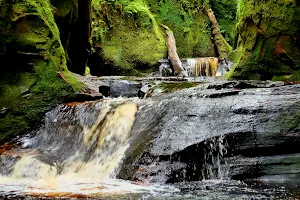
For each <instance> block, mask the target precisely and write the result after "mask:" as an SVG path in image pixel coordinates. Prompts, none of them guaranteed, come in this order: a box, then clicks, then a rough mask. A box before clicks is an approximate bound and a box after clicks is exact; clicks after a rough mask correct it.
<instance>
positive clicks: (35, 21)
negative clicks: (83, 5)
mask: <svg viewBox="0 0 300 200" xmlns="http://www.w3.org/2000/svg"><path fill="white" fill-rule="evenodd" d="M51 8H52V7H51V5H50V3H49V2H48V1H34V0H27V1H5V0H1V1H0V19H1V20H0V44H1V45H0V46H1V50H0V51H1V52H0V65H1V68H0V108H2V107H5V108H7V111H6V112H5V115H3V116H2V117H1V119H0V143H2V142H3V141H5V140H7V139H9V138H11V137H14V136H15V135H17V134H20V133H23V132H24V131H25V130H27V129H28V128H30V127H31V128H32V127H33V126H34V125H35V124H36V123H37V122H39V121H40V120H41V116H42V115H43V114H44V113H45V112H46V111H47V110H49V109H51V107H52V106H53V105H55V104H56V103H58V102H60V101H62V99H63V98H64V96H66V95H69V94H73V93H74V90H73V89H78V90H79V89H80V88H81V86H82V85H81V84H80V83H79V82H78V81H76V79H74V78H73V77H72V75H71V74H70V73H69V72H68V70H67V68H66V59H65V52H64V49H63V47H62V45H61V42H60V36H59V30H58V28H57V26H56V23H55V20H54V16H53V14H52V9H51ZM72 87H73V88H72ZM24 91H26V94H25V93H24Z"/></svg>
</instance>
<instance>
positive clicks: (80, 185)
mask: <svg viewBox="0 0 300 200" xmlns="http://www.w3.org/2000/svg"><path fill="white" fill-rule="evenodd" d="M137 111H138V106H137V104H136V103H134V102H133V101H126V100H123V99H114V100H108V101H103V102H93V103H86V104H79V105H76V104H74V105H72V104H70V105H60V106H58V107H57V108H56V109H54V110H52V111H51V112H49V113H47V115H46V117H45V125H44V126H43V127H42V128H41V129H40V130H38V131H37V133H36V134H35V135H34V136H32V137H28V138H22V139H21V141H20V142H21V143H22V146H21V147H19V148H18V149H13V150H8V151H5V152H3V153H2V155H0V166H1V168H0V174H1V176H0V195H4V196H5V194H7V195H8V194H9V195H10V196H11V197H13V195H16V196H15V197H19V196H39V195H42V196H46V197H51V196H60V195H62V196H67V197H72V196H76V195H74V194H77V195H78V194H81V195H88V194H90V195H95V193H98V195H99V192H100V191H101V193H111V192H117V193H120V192H122V191H123V192H124V193H125V192H126V191H127V192H128V191H131V192H132V190H134V191H138V190H139V189H140V190H141V189H142V186H137V185H132V184H129V183H126V182H116V181H115V180H116V179H115V177H116V172H117V170H118V166H119V164H120V162H121V160H122V158H123V156H124V153H125V151H126V149H127V148H128V145H129V144H128V138H129V137H130V133H131V129H132V126H133V123H134V120H135V115H136V113H137ZM104 182H105V183H104ZM110 184H111V185H110ZM112 186H113V187H112ZM148 189H149V188H148ZM150 189H151V188H150ZM12 190H14V192H12ZM6 197H7V196H6Z"/></svg>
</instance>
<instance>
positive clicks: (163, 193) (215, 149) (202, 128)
mask: <svg viewBox="0 0 300 200" xmlns="http://www.w3.org/2000/svg"><path fill="white" fill-rule="evenodd" d="M216 87H217V86H216ZM207 88H208V87H206V86H204V84H203V85H199V86H197V87H195V88H189V89H185V90H182V91H178V92H174V93H170V94H164V95H161V96H157V97H153V98H149V99H146V100H139V99H138V98H128V99H123V98H117V99H106V100H103V101H99V102H86V103H80V104H78V103H70V104H66V105H60V106H58V107H57V108H55V109H53V110H52V111H50V112H48V113H47V114H46V117H45V120H44V125H43V126H42V127H40V128H39V130H37V131H35V132H34V133H32V134H30V135H28V136H25V137H22V138H19V139H16V140H15V141H13V142H11V143H7V144H5V145H3V146H0V198H1V197H4V198H11V199H16V198H24V197H25V198H27V197H28V198H29V199H31V198H35V197H36V198H66V199H68V198H96V199H97V198H101V199H121V198H123V199H195V198H202V197H206V198H207V199H217V198H219V197H224V198H223V199H229V198H230V199H243V198H244V199H245V197H246V198H252V199H261V198H266V197H274V193H275V195H276V194H277V193H276V192H278V191H279V192H278V193H279V194H283V195H286V194H287V192H286V190H281V188H279V190H278V189H277V188H275V187H274V188H275V189H274V190H261V189H260V188H259V189H256V188H254V189H253V188H251V187H249V186H248V185H246V184H244V183H242V182H240V181H234V180H230V179H229V176H231V177H232V174H233V171H232V169H233V168H234V169H237V168H240V167H239V166H233V165H232V163H231V162H232V161H231V159H235V157H232V156H236V155H233V154H232V151H233V150H232V148H233V146H238V144H239V142H240V141H242V140H238V137H237V138H235V139H234V138H233V137H235V136H240V137H241V135H242V136H243V137H247V139H248V138H250V137H252V136H251V135H252V134H253V133H254V132H255V131H257V130H255V131H252V132H249V130H252V129H253V126H252V125H253V124H256V125H257V126H259V125H260V124H262V128H261V130H264V131H265V130H266V128H267V127H268V126H266V124H264V123H266V121H265V119H266V114H269V113H271V114H272V116H273V114H274V113H276V112H277V111H276V110H274V108H276V106H277V105H278V102H279V103H280V102H285V103H286V102H289V100H295V99H299V94H298V93H297V92H295V91H298V90H299V88H298V87H297V88H295V89H293V87H291V91H288V95H290V97H285V96H284V95H276V94H277V92H278V88H275V89H274V91H273V92H274V93H272V91H271V89H259V90H258V89H257V91H256V89H253V90H249V91H246V90H245V91H244V92H245V93H244V94H241V95H235V93H232V90H230V89H224V90H221V91H220V90H212V89H207ZM287 89H288V88H284V91H285V90H287ZM228 92H229V93H228ZM233 92H236V90H234V91H233ZM255 92H256V95H253V93H255ZM228 94H230V95H235V96H227V95H228ZM270 94H274V95H273V96H272V98H277V100H276V101H273V100H272V101H271V100H270V99H271V98H270ZM260 105H264V106H265V107H262V106H260ZM268 106H269V107H271V108H272V112H267V108H269V107H268ZM245 113H246V114H245ZM273 118H274V119H276V118H275V116H273ZM261 119H262V120H261ZM245 121H246V122H248V123H245ZM271 125H272V124H271ZM271 125H270V127H274V126H271ZM272 130H273V129H272ZM232 133H234V134H232ZM237 140H238V142H237ZM236 142H237V143H236ZM232 144H233V145H232ZM251 150H252V149H251ZM227 151H228V152H227ZM248 153H249V152H248ZM250 153H251V152H250ZM252 160H253V159H250V160H246V161H247V162H248V161H249V162H250V161H251V162H252ZM227 162H228V163H227ZM253 163H254V164H255V161H253ZM249 164H251V165H252V163H249ZM267 164H268V163H267ZM237 165H238V163H237ZM229 166H230V168H229ZM255 169H256V168H255ZM255 169H254V170H255ZM250 170H252V169H250ZM117 178H119V179H117ZM120 179H123V180H120ZM125 180H127V181H125ZM128 180H130V181H128ZM167 183H168V184H167ZM271 189H273V188H271ZM232 191H234V193H232ZM237 191H238V192H237ZM274 191H275V192H274ZM272 195H273V196H272ZM253 196H255V198H253ZM284 197H286V196H284ZM221 199H222V198H221Z"/></svg>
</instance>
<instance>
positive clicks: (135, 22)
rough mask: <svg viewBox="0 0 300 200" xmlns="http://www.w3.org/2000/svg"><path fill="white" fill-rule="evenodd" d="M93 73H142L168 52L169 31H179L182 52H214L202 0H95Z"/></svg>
mask: <svg viewBox="0 0 300 200" xmlns="http://www.w3.org/2000/svg"><path fill="white" fill-rule="evenodd" d="M92 2H93V28H94V30H93V39H92V41H93V48H94V54H93V55H92V56H91V59H90V62H89V66H90V67H91V73H92V74H93V73H94V74H98V75H103V74H105V75H108V74H137V73H138V72H140V71H142V72H143V71H149V70H151V69H153V68H152V67H153V66H155V65H156V64H157V61H158V60H159V59H162V58H164V57H166V45H165V34H164V33H163V32H161V31H162V30H161V29H160V27H159V24H165V25H167V26H168V27H170V29H171V30H172V31H173V32H174V35H175V38H176V41H177V47H178V53H179V56H180V57H200V56H215V55H216V52H215V48H214V44H213V41H212V36H211V29H210V26H211V25H210V22H209V19H208V17H207V15H206V13H205V12H204V9H203V5H202V1H193V2H189V1H182V0H176V1H173V0H145V1H143V0H131V1H121V0H118V1H107V0H93V1H92Z"/></svg>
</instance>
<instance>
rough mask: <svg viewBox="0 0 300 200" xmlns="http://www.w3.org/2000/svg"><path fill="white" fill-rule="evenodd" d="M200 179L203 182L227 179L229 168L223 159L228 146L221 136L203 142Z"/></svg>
mask: <svg viewBox="0 0 300 200" xmlns="http://www.w3.org/2000/svg"><path fill="white" fill-rule="evenodd" d="M204 144H205V146H206V148H204V149H203V150H204V159H203V160H204V163H203V168H202V172H201V173H202V177H203V178H204V179H205V180H225V179H228V178H229V177H228V173H229V166H228V164H227V162H226V160H225V159H224V156H225V155H226V154H227V147H228V144H227V142H226V140H225V138H224V136H223V135H221V136H219V137H216V138H213V139H210V140H207V141H205V142H204Z"/></svg>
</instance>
